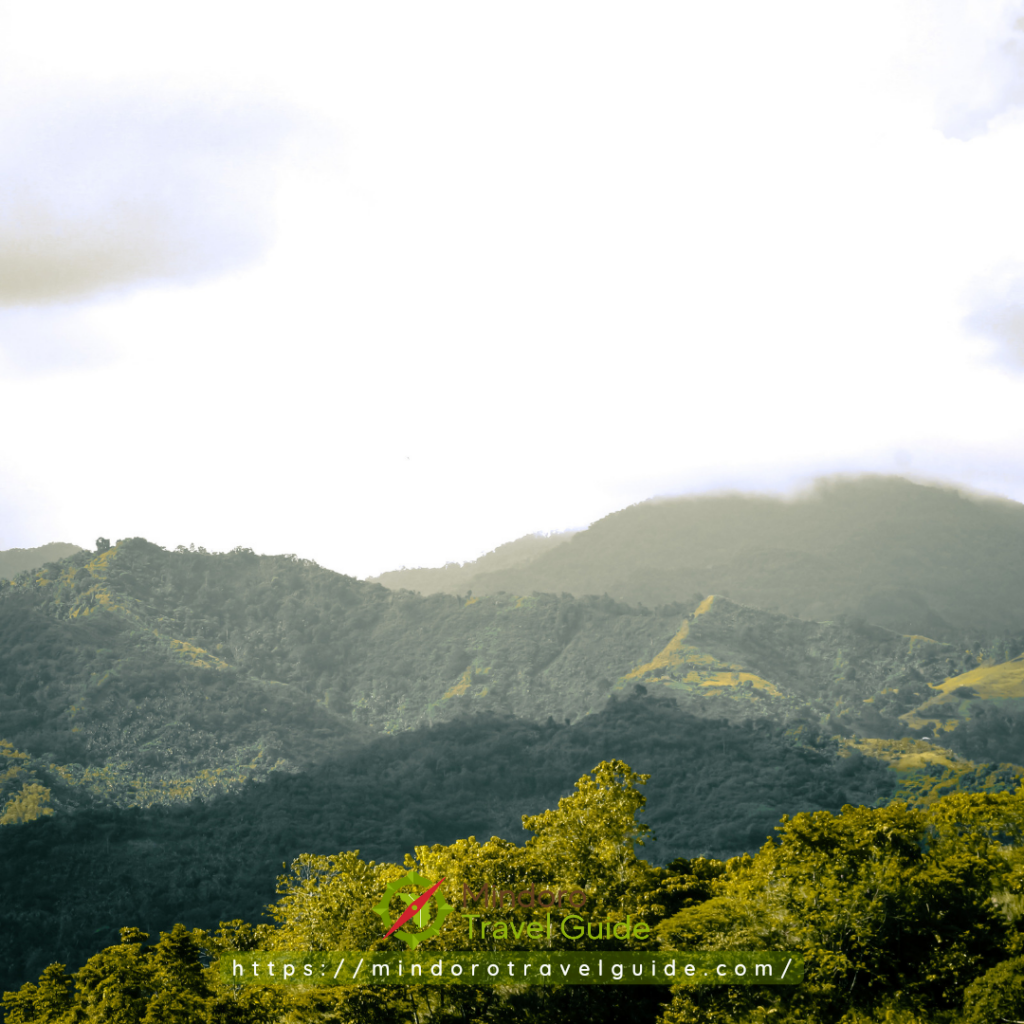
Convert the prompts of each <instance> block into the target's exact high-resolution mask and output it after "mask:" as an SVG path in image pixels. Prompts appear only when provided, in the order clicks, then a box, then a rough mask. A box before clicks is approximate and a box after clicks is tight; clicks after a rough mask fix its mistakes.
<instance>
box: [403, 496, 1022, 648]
mask: <svg viewBox="0 0 1024 1024" xmlns="http://www.w3.org/2000/svg"><path fill="white" fill-rule="evenodd" d="M404 579H405V576H404V575H403V574H402V573H401V572H397V573H392V574H389V575H388V585H389V586H393V587H400V586H407V585H409V584H406V583H405V582H403V581H404ZM467 589H472V591H473V593H474V594H476V595H480V594H492V593H497V592H499V591H507V592H509V593H520V594H523V593H527V594H528V593H531V592H532V591H534V590H537V591H546V592H549V593H563V592H568V593H572V594H576V595H582V594H609V595H611V596H612V597H614V598H616V599H618V600H622V601H626V602H628V603H630V604H638V603H643V604H645V605H647V606H648V607H654V606H657V605H660V604H668V603H671V602H674V601H679V602H683V603H685V604H687V605H689V606H690V607H692V606H693V602H694V595H695V594H709V593H713V594H724V595H727V596H729V597H731V598H732V599H733V600H735V601H737V602H739V603H741V604H744V605H749V606H751V607H755V608H761V609H764V610H768V611H775V612H781V613H784V614H786V615H789V616H794V617H800V618H804V619H808V620H831V619H837V618H839V617H840V616H841V615H848V616H851V617H853V616H860V617H862V618H863V619H865V620H866V621H868V622H871V623H875V624H877V625H881V626H884V627H886V628H887V629H891V630H893V631H894V632H898V633H905V634H920V635H924V636H930V637H935V638H936V639H950V638H952V637H953V636H954V635H955V634H956V633H957V632H958V631H962V630H974V629H976V630H1001V629H1013V628H1019V624H1020V623H1021V622H1022V621H1024V506H1022V505H1020V504H1018V503H1016V502H1011V501H1005V500H996V499H976V498H969V497H966V496H964V495H962V494H960V493H958V492H956V491H954V490H951V489H946V488H941V487H929V486H923V485H919V484H913V483H911V482H909V481H907V480H903V479H899V478H885V477H871V478H861V479H856V480H839V481H831V482H828V481H826V482H822V483H819V484H818V485H817V486H816V488H815V489H814V490H813V491H811V492H810V493H808V494H805V495H803V496H802V497H800V498H799V499H797V500H792V501H785V500H781V499H775V498H767V497H747V496H742V495H719V496H708V497H700V498H680V499H658V500H652V501H647V502H644V503H642V504H639V505H633V506H631V507H630V508H627V509H624V510H622V511H621V512H616V513H614V514H612V515H609V516H606V517H605V518H604V519H601V520H599V521H597V522H595V523H593V524H591V526H590V527H589V528H588V529H586V530H583V531H581V532H580V533H577V534H576V535H575V536H573V538H572V539H571V540H570V541H569V542H567V543H564V544H559V545H558V546H556V547H554V548H552V549H550V550H547V551H542V552H539V553H538V554H537V556H536V557H535V558H533V559H531V560H529V561H528V562H526V563H524V564H521V565H518V566H512V567H508V568H504V569H501V570H500V571H496V572H479V573H478V574H477V575H476V576H475V577H468V578H467V577H465V575H464V573H463V574H462V575H460V579H459V592H460V593H465V591H466V590H467Z"/></svg>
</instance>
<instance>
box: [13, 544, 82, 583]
mask: <svg viewBox="0 0 1024 1024" xmlns="http://www.w3.org/2000/svg"><path fill="white" fill-rule="evenodd" d="M81 550H82V549H81V548H80V547H79V546H78V545H77V544H61V543H59V542H55V543H53V544H44V545H43V546H42V547H38V548H8V549H7V550H6V551H0V579H7V580H9V579H13V578H14V577H15V576H17V575H18V573H20V572H26V571H27V570H29V569H38V568H39V567H40V566H41V565H45V564H46V563H47V562H54V561H56V560H57V559H58V558H67V557H68V555H73V554H75V552H77V551H81Z"/></svg>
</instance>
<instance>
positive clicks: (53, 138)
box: [0, 0, 1024, 576]
mask: <svg viewBox="0 0 1024 1024" xmlns="http://www.w3.org/2000/svg"><path fill="white" fill-rule="evenodd" d="M1022 181H1024V3H1000V2H991V0H971V3H963V2H952V0H938V2H936V0H929V2H905V0H881V2H866V3H860V4H858V5H856V7H853V8H851V7H850V6H849V5H845V6H842V5H836V4H822V3H820V0H811V2H807V3H793V2H790V3H786V2H782V3H773V4H765V3H763V2H761V0H756V2H748V3H728V4H709V3H697V2H694V0H690V2H680V0H672V2H670V3H662V2H658V0H650V2H645V3H643V4H627V3H621V2H620V3H617V4H609V3H601V2H594V0H588V2H586V3H570V2H565V3H561V2H557V0H556V2H552V0H545V2H543V3H533V2H528V0H526V2H524V0H519V2H517V3H515V4H494V3H480V2H479V0H474V2H466V3H451V2H445V0H431V2H429V3H422V2H417V3H412V2H410V3H392V2H387V0H383V2H380V3H377V2H374V3H367V2H365V0H359V2H341V3H326V2H317V3H302V2H297V3H296V2H293V3H290V4H288V5H286V6H285V5H281V4H273V5H271V4H266V3H259V2H254V0H247V2H246V3H240V2H239V3H233V2H217V0H203V2H202V3H196V2H192V0H176V2H175V3H173V4H172V3H165V2H162V0H154V2H153V3H146V4H140V3H138V2H137V0H129V2H123V3H122V2H107V0H93V2H91V3H89V4H82V3H81V2H73V3H72V2H50V0H0V407H2V409H3V412H4V417H3V433H2V441H0V549H3V548H10V547H30V546H35V545H38V544H43V543H46V542H48V541H52V540H62V541H71V542H74V543H78V544H81V545H83V546H91V545H92V543H93V540H94V538H95V537H96V536H98V535H104V536H108V537H110V538H111V539H114V540H116V539H118V538H120V537H128V536H145V537H147V538H149V539H150V540H153V541H155V542H157V543H159V544H163V545H165V546H168V547H174V546H175V545H177V544H179V543H184V544H188V543H195V544H197V545H199V544H202V545H204V546H206V547H207V548H209V549H210V550H224V549H228V548H231V547H234V546H236V545H238V544H241V545H244V546H247V547H252V548H254V549H256V550H257V551H260V552H268V553H276V552H282V551H288V552H296V553H298V554H300V555H302V556H304V557H310V558H315V559H316V560H317V561H318V562H320V563H321V564H323V565H327V566H330V567H331V568H334V569H338V570H341V571H344V572H347V573H350V574H352V575H356V576H365V575H368V574H371V573H377V572H381V571H383V570H386V569H391V568H397V567H398V566H400V565H409V566H413V565H439V564H443V563H444V562H445V561H449V560H457V561H461V560H466V559H470V558H474V557H476V556H478V555H479V554H481V553H483V552H484V551H486V550H489V549H490V548H493V547H494V546H495V545H497V544H500V543H502V542H503V541H506V540H511V539H513V538H515V537H518V536H520V535H522V534H524V533H529V532H534V531H550V530H561V529H566V528H570V527H581V526H585V525H587V524H588V523H590V522H591V521H593V520H594V519H597V518H599V517H600V516H602V515H605V514H607V513H608V512H611V511H614V510H616V509H618V508H622V507H624V506H625V505H628V504H631V503H633V502H636V501H640V500H643V499H644V498H647V497H650V496H653V495H658V494H688V493H700V492H704V491H708V490H714V489H722V488H730V489H737V488H738V489H746V490H758V491H774V492H785V491H787V490H789V489H792V488H794V487H797V486H800V485H802V484H805V483H806V482H807V481H809V480H810V479H812V478H813V477H815V476H817V475H820V474H832V473H839V472H847V473H848V472H859V471H873V472H886V473H889V472H894V473H904V474H909V475H913V476H915V477H918V478H923V479H935V480H945V481H951V482H953V483H957V484H962V485H967V486H970V487H972V488H974V489H978V490H982V491H988V492H993V493H997V494H1003V495H1007V496H1010V497H1013V498H1016V499H1018V500H1024V198H1022V192H1021V182H1022Z"/></svg>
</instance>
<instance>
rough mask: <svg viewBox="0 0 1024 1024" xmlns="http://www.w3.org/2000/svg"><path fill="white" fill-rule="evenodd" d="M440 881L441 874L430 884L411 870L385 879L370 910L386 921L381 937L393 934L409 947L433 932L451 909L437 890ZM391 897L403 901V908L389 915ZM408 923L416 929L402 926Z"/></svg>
mask: <svg viewBox="0 0 1024 1024" xmlns="http://www.w3.org/2000/svg"><path fill="white" fill-rule="evenodd" d="M443 883H444V879H443V878H442V879H440V880H439V881H437V882H434V883H433V884H431V881H430V879H429V878H424V877H423V875H420V874H418V873H417V872H415V871H409V872H407V873H406V874H404V875H402V877H401V878H396V879H395V880H394V881H393V882H389V883H388V886H387V888H386V889H385V890H384V895H383V896H382V897H381V900H380V902H379V903H378V904H377V905H376V906H375V907H374V908H373V912H374V913H375V914H377V915H379V916H380V919H381V920H382V921H383V922H384V924H385V925H387V928H388V932H387V935H385V936H384V938H388V936H390V935H397V936H398V937H399V938H400V939H401V940H402V941H403V942H404V943H405V944H406V945H407V946H408V947H409V948H410V949H415V948H416V947H417V946H418V945H419V944H420V943H421V942H424V941H425V940H427V939H432V938H433V937H434V936H435V935H437V934H438V932H440V931H441V925H442V924H444V919H445V918H446V917H447V916H448V915H449V914H450V913H451V912H452V911H453V910H454V909H455V908H454V907H453V906H452V905H451V904H450V903H449V902H448V901H447V900H446V899H445V898H444V893H442V892H438V890H439V889H440V888H441V885H442V884H443ZM409 890H412V891H409ZM395 897H398V899H400V900H401V901H402V902H403V903H404V904H405V910H403V911H402V912H401V913H400V914H399V915H398V917H397V918H395V919H392V917H391V902H392V900H394V899H395ZM431 911H432V912H433V913H431ZM410 923H411V924H413V925H415V926H416V927H417V928H418V929H419V930H418V931H409V929H407V928H404V927H403V926H404V925H407V924H410Z"/></svg>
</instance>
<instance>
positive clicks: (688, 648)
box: [615, 595, 783, 697]
mask: <svg viewBox="0 0 1024 1024" xmlns="http://www.w3.org/2000/svg"><path fill="white" fill-rule="evenodd" d="M714 601H715V598H714V595H712V596H711V597H707V598H705V599H704V600H703V601H701V603H700V604H699V605H698V606H697V608H696V610H695V611H694V612H693V615H692V616H691V617H690V618H687V619H685V620H684V621H683V624H682V626H681V628H680V629H679V632H678V633H676V635H675V636H674V637H672V639H671V640H670V641H669V642H668V643H667V644H666V645H665V646H664V647H663V648H662V649H661V650H660V651H659V652H658V654H657V655H655V656H654V657H653V658H652V659H651V660H650V661H647V662H645V663H644V664H642V665H638V666H637V667H636V668H634V669H633V670H632V671H630V672H627V673H626V675H624V676H623V677H622V678H621V679H620V680H619V681H618V683H617V685H616V687H615V689H616V690H620V691H621V690H625V689H628V688H629V685H630V684H634V685H635V684H636V683H643V684H644V685H647V686H655V687H658V686H660V687H665V688H667V689H668V690H669V692H673V691H674V692H677V693H688V694H693V693H694V692H695V691H699V690H703V689H708V688H711V687H734V688H735V689H736V690H737V691H744V690H761V691H763V692H764V693H767V694H770V695H771V696H773V697H782V696H783V694H782V692H781V691H780V690H779V689H778V688H777V687H776V686H775V685H774V684H773V683H771V682H769V681H768V680H767V679H762V678H761V677H760V676H758V675H756V674H755V673H753V672H751V671H750V670H749V669H747V668H745V667H744V666H743V665H741V664H736V663H731V662H725V661H721V660H720V659H718V658H716V657H715V656H714V655H713V654H709V653H707V652H706V651H703V650H701V649H700V648H699V647H696V646H694V645H693V644H692V643H688V642H687V641H688V639H689V636H690V626H691V621H695V620H696V619H698V618H699V617H700V616H702V615H705V614H706V613H707V612H708V611H709V610H710V609H711V607H712V605H713V603H714ZM719 604H720V605H721V601H720V602H719ZM734 696H737V697H739V696H740V693H737V694H735V695H734Z"/></svg>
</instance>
